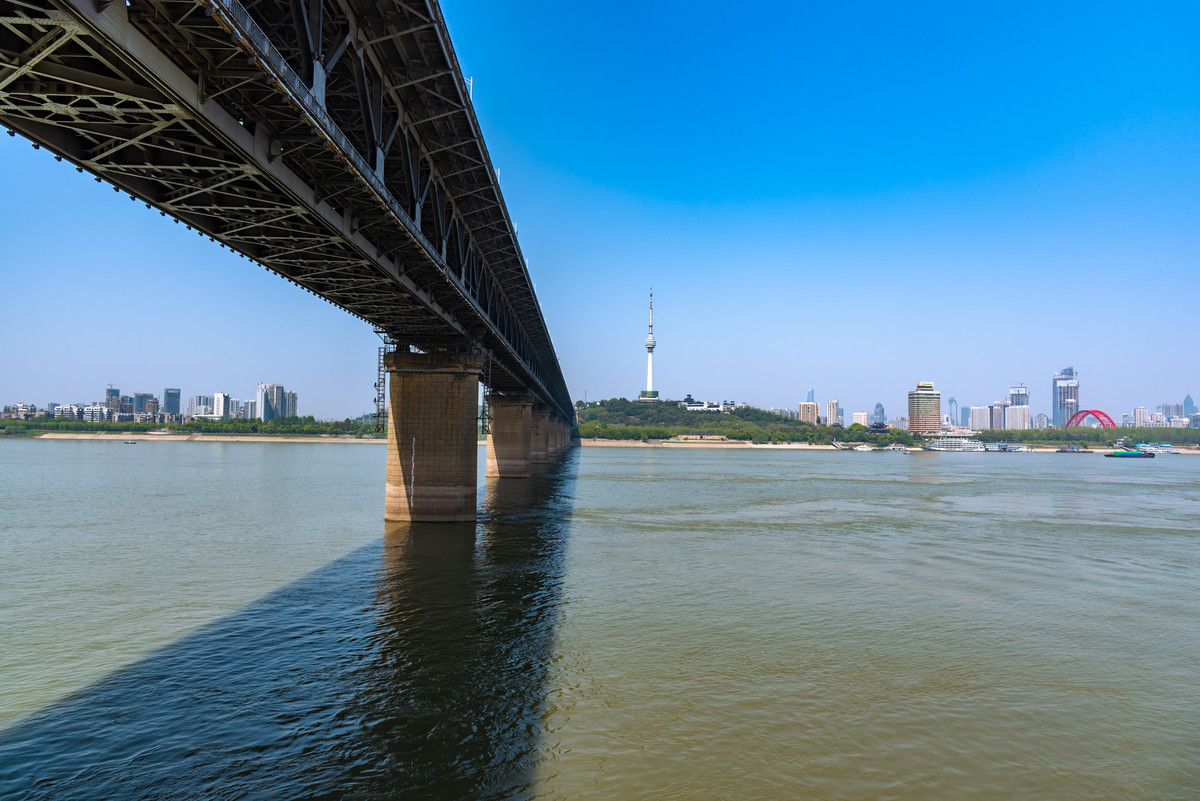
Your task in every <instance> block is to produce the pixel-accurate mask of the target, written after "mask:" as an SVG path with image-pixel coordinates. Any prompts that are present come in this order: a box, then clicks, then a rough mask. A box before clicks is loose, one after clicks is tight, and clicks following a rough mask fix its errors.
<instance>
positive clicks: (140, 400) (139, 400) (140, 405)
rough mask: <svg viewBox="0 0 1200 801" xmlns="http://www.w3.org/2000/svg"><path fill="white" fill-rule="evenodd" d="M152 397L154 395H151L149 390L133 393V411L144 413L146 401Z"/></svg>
mask: <svg viewBox="0 0 1200 801" xmlns="http://www.w3.org/2000/svg"><path fill="white" fill-rule="evenodd" d="M153 397H154V396H153V395H151V394H150V393H149V392H135V393H133V413H134V414H145V413H146V401H148V400H150V399H151V398H153Z"/></svg>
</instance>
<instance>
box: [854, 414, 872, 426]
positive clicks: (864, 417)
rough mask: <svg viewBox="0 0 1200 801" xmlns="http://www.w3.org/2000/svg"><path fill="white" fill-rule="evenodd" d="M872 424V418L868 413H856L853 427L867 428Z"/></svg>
mask: <svg viewBox="0 0 1200 801" xmlns="http://www.w3.org/2000/svg"><path fill="white" fill-rule="evenodd" d="M868 422H870V417H869V415H868V414H867V413H866V412H855V413H854V415H853V420H852V422H851V425H855V426H865V425H867V423H868Z"/></svg>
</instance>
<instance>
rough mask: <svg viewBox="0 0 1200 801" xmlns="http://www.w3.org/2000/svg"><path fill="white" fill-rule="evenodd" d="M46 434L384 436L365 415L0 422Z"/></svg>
mask: <svg viewBox="0 0 1200 801" xmlns="http://www.w3.org/2000/svg"><path fill="white" fill-rule="evenodd" d="M46 431H78V432H92V433H99V432H104V431H111V432H115V433H131V434H136V433H146V432H149V431H170V432H171V433H172V434H235V435H236V434H245V435H249V434H257V435H260V436H264V435H266V436H270V435H272V434H275V435H278V434H293V435H298V434H304V435H309V436H320V435H321V434H331V435H344V434H349V435H353V436H355V437H367V438H372V437H376V436H379V437H382V436H383V434H382V433H380V434H376V433H375V421H374V418H373V417H370V416H365V417H361V418H359V419H357V420H351V419H349V418H347V419H345V420H317V419H316V418H314V417H312V416H311V415H310V416H305V417H277V418H275V419H274V420H268V421H266V422H264V421H262V420H187V421H184V422H181V423H121V422H112V421H104V422H100V423H88V422H84V421H82V420H66V419H63V418H54V417H35V418H33V419H32V420H0V432H2V433H3V435H5V436H10V437H20V436H36V435H37V434H41V433H43V432H46Z"/></svg>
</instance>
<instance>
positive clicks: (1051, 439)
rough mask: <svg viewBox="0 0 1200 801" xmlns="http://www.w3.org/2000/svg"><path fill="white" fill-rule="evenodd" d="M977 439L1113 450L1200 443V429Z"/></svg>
mask: <svg viewBox="0 0 1200 801" xmlns="http://www.w3.org/2000/svg"><path fill="white" fill-rule="evenodd" d="M976 438H977V439H980V440H983V441H984V442H1023V443H1026V444H1029V445H1036V444H1038V443H1046V444H1054V443H1065V442H1077V443H1082V444H1086V445H1102V446H1106V447H1112V446H1113V445H1115V444H1116V442H1117V440H1118V439H1124V440H1125V441H1126V442H1130V443H1138V442H1169V443H1170V444H1172V445H1197V444H1200V428H1081V427H1074V426H1073V427H1071V428H1065V427H1059V428H1043V429H1029V430H1028V431H1008V430H1005V431H980V432H979V435H978V436H977V437H976Z"/></svg>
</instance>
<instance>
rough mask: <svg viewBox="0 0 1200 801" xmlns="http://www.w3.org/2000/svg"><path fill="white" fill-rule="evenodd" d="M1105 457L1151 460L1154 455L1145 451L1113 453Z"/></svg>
mask: <svg viewBox="0 0 1200 801" xmlns="http://www.w3.org/2000/svg"><path fill="white" fill-rule="evenodd" d="M1104 455H1105V456H1111V457H1113V458H1114V459H1153V458H1154V454H1153V453H1148V452H1146V451H1113V452H1112V453H1106V454H1104Z"/></svg>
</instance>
